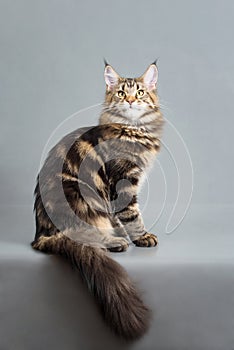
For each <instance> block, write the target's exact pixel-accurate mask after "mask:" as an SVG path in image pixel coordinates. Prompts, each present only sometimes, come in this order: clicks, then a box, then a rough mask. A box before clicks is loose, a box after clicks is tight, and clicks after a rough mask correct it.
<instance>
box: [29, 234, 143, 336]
mask: <svg viewBox="0 0 234 350" xmlns="http://www.w3.org/2000/svg"><path fill="white" fill-rule="evenodd" d="M32 246H33V248H35V249H38V250H41V251H44V252H51V253H55V254H59V255H63V256H65V257H67V258H68V259H69V260H70V261H71V263H72V264H73V265H74V266H75V267H76V268H77V269H78V270H79V271H80V273H81V276H82V278H83V280H84V281H85V283H86V284H87V286H88V289H89V290H90V291H91V293H92V294H93V295H94V296H95V298H96V300H97V303H98V305H99V307H100V309H101V312H102V315H103V317H104V319H105V321H106V322H107V324H108V325H109V326H110V328H111V329H112V330H113V331H114V332H115V333H116V334H117V335H119V336H121V337H122V338H125V339H126V340H134V339H137V338H140V337H141V336H142V335H143V334H144V333H145V332H146V331H147V328H148V323H149V311H148V309H147V308H146V306H145V305H144V304H143V302H142V300H141V298H140V297H139V295H138V294H137V292H136V290H135V288H134V286H133V283H132V282H131V281H130V279H129V277H128V275H127V273H126V271H125V270H124V269H123V268H122V267H121V266H120V265H119V264H118V263H116V262H115V261H114V260H112V259H111V258H110V257H109V256H108V253H107V252H106V251H105V250H104V249H101V248H96V247H91V246H87V245H84V244H79V243H77V242H75V241H73V240H71V239H70V238H68V237H67V236H65V235H63V234H61V233H59V234H57V235H54V236H51V237H45V236H41V237H40V238H39V239H38V240H37V241H34V242H33V243H32Z"/></svg>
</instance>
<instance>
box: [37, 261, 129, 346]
mask: <svg viewBox="0 0 234 350" xmlns="http://www.w3.org/2000/svg"><path fill="white" fill-rule="evenodd" d="M47 258H48V260H49V261H48V268H46V270H44V268H45V266H44V267H43V270H44V273H43V274H42V275H41V276H40V281H41V282H42V284H43V286H40V293H41V294H40V295H41V298H42V299H41V300H42V302H43V303H46V305H48V310H47V312H46V320H45V322H46V323H48V324H49V325H50V326H49V327H50V329H51V336H52V337H56V349H57V350H60V349H61V350H62V349H64V348H63V346H62V343H64V339H67V343H69V344H68V346H67V347H66V348H67V349H69V350H73V349H74V350H75V349H82V350H86V349H87V350H99V349H100V350H101V349H102V350H103V349H112V350H119V349H123V350H127V349H130V348H132V345H133V343H127V342H125V341H123V340H121V339H119V338H118V337H116V336H115V335H114V334H113V333H112V332H111V331H110V330H109V328H108V326H107V325H106V324H105V322H104V321H103V319H102V317H101V314H100V312H99V310H98V307H97V305H96V304H95V301H94V298H93V297H92V296H91V295H90V293H89V292H88V290H87V288H86V286H85V285H84V284H83V282H82V280H81V278H80V276H79V273H78V271H76V270H73V269H72V268H71V266H70V265H69V264H68V262H67V261H65V260H63V259H61V258H60V257H57V256H48V257H47ZM51 325H52V326H51ZM45 343H46V339H45ZM60 346H61V348H60Z"/></svg>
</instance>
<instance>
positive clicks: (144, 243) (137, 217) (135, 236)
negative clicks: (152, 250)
mask: <svg viewBox="0 0 234 350" xmlns="http://www.w3.org/2000/svg"><path fill="white" fill-rule="evenodd" d="M116 216H117V217H118V219H119V220H120V221H121V223H122V224H123V226H124V228H125V230H126V231H127V233H128V235H129V237H130V238H131V241H132V242H133V243H134V244H135V245H136V246H137V247H155V246H156V245H157V244H158V240H157V236H155V235H154V234H152V233H148V232H147V231H146V229H145V225H144V222H143V219H142V216H141V212H140V210H139V206H138V203H137V202H135V201H131V203H129V205H128V206H127V207H126V208H124V209H122V210H121V211H120V212H118V213H116Z"/></svg>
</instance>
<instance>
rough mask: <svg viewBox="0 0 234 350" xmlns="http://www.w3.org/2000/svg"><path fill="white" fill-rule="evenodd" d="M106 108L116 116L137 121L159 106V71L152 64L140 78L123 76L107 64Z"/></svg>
mask: <svg viewBox="0 0 234 350" xmlns="http://www.w3.org/2000/svg"><path fill="white" fill-rule="evenodd" d="M104 76H105V81H106V101H105V104H106V108H108V109H109V110H111V111H112V112H113V114H116V117H117V116H119V117H122V118H125V119H128V120H129V122H131V121H137V120H139V119H140V118H143V117H144V116H147V115H149V114H150V112H153V111H154V110H155V109H156V108H157V107H158V98H157V94H156V84H157V77H158V71H157V67H156V65H155V64H151V65H150V66H149V67H148V69H147V70H146V72H145V73H144V74H143V75H142V76H141V77H139V78H134V79H130V78H122V77H120V76H119V75H118V74H117V73H116V71H115V70H114V69H113V68H112V67H111V66H110V65H107V66H106V68H105V74H104Z"/></svg>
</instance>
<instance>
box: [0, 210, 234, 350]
mask: <svg viewBox="0 0 234 350" xmlns="http://www.w3.org/2000/svg"><path fill="white" fill-rule="evenodd" d="M233 213H234V208H233V207H230V206H219V207H218V206H213V207H212V206H197V205H196V206H195V205H194V206H193V205H192V206H191V208H190V210H189V212H188V214H187V216H186V217H185V219H184V221H183V223H182V224H181V225H180V226H179V228H178V229H177V230H176V231H175V232H174V233H173V234H171V235H166V234H162V233H160V221H159V223H158V224H157V225H156V227H155V230H154V232H156V229H158V237H159V242H160V243H159V246H158V248H156V249H142V248H135V247H130V249H129V251H128V252H126V253H121V254H113V255H112V256H113V258H114V259H116V260H117V261H118V262H119V263H121V264H122V265H123V266H124V267H125V268H126V270H127V271H128V273H129V275H130V276H131V278H132V279H133V280H134V281H135V282H136V283H137V285H138V287H139V289H140V290H141V291H142V295H143V298H144V300H145V302H146V303H147V304H148V306H149V307H150V308H151V309H152V310H153V320H152V324H151V328H150V330H149V333H148V334H147V335H146V336H145V337H144V338H143V339H142V340H141V341H139V342H137V343H135V344H132V345H126V344H124V343H122V342H121V341H119V340H118V339H116V338H115V337H114V336H113V335H112V334H111V333H110V332H109V330H108V329H107V327H106V326H105V324H104V323H103V322H102V320H101V318H100V315H99V313H98V310H97V308H96V306H95V304H94V302H93V299H92V298H91V296H90V295H89V294H88V293H87V291H86V289H85V287H84V286H83V285H82V283H81V281H80V278H79V276H78V275H77V274H76V273H75V271H73V270H72V269H71V268H70V266H69V265H68V264H67V263H66V262H64V261H62V260H61V259H60V258H58V257H54V256H48V255H44V254H41V253H38V252H34V251H33V250H32V249H31V248H30V246H29V243H30V240H31V239H32V237H33V231H34V224H33V219H32V210H31V207H29V206H9V207H1V219H0V220H1V227H2V233H1V245H0V278H1V284H0V297H1V304H0V318H1V319H0V321H1V327H0V349H1V350H21V349H22V350H32V349H33V350H34V349H35V350H36V349H42V348H48V349H56V350H60V349H61V350H62V349H68V350H73V349H74V350H75V349H82V350H86V349H87V350H88V349H93V350H96V349H97V350H99V349H108V348H109V349H116V350H117V349H119V348H122V349H136V350H137V349H138V350H143V349H146V350H147V349H149V350H151V349H152V350H153V349H159V350H164V349H168V350H174V349H175V350H177V349H178V350H183V349H184V350H185V349H186V350H187V349H190V350H199V349H201V350H209V349H212V350H218V349H219V350H233V349H234V332H233V329H234V270H233V267H234V254H233V243H234V240H233V228H234V224H233ZM147 215H150V213H147ZM147 215H146V221H147Z"/></svg>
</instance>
